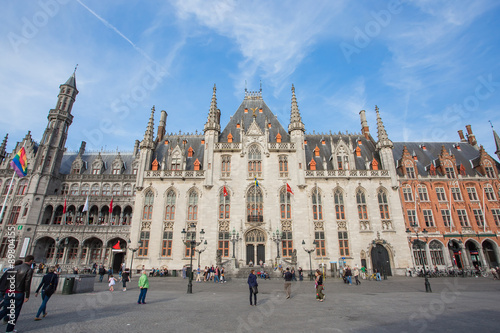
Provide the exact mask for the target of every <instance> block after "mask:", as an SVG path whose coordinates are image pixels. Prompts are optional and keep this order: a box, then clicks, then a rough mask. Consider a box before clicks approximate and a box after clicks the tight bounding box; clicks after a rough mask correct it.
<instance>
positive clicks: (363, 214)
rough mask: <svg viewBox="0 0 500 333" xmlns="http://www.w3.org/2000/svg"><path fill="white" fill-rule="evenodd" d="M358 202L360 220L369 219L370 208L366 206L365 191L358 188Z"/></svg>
mask: <svg viewBox="0 0 500 333" xmlns="http://www.w3.org/2000/svg"><path fill="white" fill-rule="evenodd" d="M356 203H357V205H358V217H359V219H360V220H368V210H367V208H366V198H365V192H363V190H361V189H358V191H357V192H356Z"/></svg>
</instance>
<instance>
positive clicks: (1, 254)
mask: <svg viewBox="0 0 500 333" xmlns="http://www.w3.org/2000/svg"><path fill="white" fill-rule="evenodd" d="M16 242H17V241H16ZM11 246H12V245H11ZM14 248H16V247H14ZM8 249H9V238H8V237H4V238H2V244H1V245H0V258H7V250H8Z"/></svg>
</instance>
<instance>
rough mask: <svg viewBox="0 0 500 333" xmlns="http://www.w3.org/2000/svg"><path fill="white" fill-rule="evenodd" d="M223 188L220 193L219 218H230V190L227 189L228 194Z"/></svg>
mask: <svg viewBox="0 0 500 333" xmlns="http://www.w3.org/2000/svg"><path fill="white" fill-rule="evenodd" d="M224 190H225V188H223V189H222V190H221V191H220V193H219V219H221V220H223V219H229V216H230V211H231V196H230V195H229V192H227V190H226V192H225V193H226V195H224Z"/></svg>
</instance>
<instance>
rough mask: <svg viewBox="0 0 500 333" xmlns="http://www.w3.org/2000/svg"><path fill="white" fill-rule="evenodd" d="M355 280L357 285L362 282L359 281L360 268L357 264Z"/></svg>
mask: <svg viewBox="0 0 500 333" xmlns="http://www.w3.org/2000/svg"><path fill="white" fill-rule="evenodd" d="M354 280H356V285H358V284H361V282H360V281H359V268H358V265H357V264H356V266H354Z"/></svg>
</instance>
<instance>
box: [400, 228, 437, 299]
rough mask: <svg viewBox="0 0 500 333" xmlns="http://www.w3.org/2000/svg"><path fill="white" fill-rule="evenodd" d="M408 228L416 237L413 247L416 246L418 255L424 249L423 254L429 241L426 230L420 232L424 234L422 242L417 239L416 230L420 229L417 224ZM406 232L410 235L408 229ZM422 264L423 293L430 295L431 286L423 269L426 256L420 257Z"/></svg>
mask: <svg viewBox="0 0 500 333" xmlns="http://www.w3.org/2000/svg"><path fill="white" fill-rule="evenodd" d="M410 227H411V228H412V229H413V231H414V232H415V236H416V237H417V239H416V240H414V241H413V246H416V247H417V248H418V249H419V251H420V254H422V248H423V249H424V253H425V245H426V244H427V241H428V240H429V236H427V230H425V229H423V230H422V233H423V234H424V238H425V241H423V240H420V239H419V238H418V229H419V228H420V227H419V225H418V224H417V223H410ZM406 232H407V233H408V234H410V233H411V230H410V228H407V229H406ZM410 238H411V236H410ZM421 257H422V263H423V265H422V266H423V267H424V278H425V292H426V293H432V289H431V284H430V283H429V278H428V276H427V270H426V269H425V259H426V258H427V255H425V257H424V256H422V255H421Z"/></svg>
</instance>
